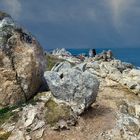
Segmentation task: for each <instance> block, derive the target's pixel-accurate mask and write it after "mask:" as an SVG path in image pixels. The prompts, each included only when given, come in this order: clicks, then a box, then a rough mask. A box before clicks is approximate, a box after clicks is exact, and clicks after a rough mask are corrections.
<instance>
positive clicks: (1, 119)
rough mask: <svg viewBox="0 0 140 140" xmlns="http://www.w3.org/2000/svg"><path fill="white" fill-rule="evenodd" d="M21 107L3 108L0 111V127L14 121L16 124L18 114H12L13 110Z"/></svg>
mask: <svg viewBox="0 0 140 140" xmlns="http://www.w3.org/2000/svg"><path fill="white" fill-rule="evenodd" d="M20 107H21V105H15V106H12V107H6V108H3V109H0V126H1V125H2V124H3V123H5V122H7V121H10V120H11V121H14V122H16V121H17V120H18V118H19V116H18V113H17V112H13V110H15V109H17V108H19V109H21V108H20Z"/></svg>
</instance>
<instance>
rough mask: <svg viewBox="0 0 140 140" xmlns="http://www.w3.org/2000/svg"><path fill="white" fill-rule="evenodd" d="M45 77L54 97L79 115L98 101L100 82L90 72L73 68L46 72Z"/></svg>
mask: <svg viewBox="0 0 140 140" xmlns="http://www.w3.org/2000/svg"><path fill="white" fill-rule="evenodd" d="M44 77H45V79H46V81H47V84H48V86H49V88H50V90H51V92H52V94H53V96H54V97H55V98H57V99H60V100H63V101H66V102H67V103H69V104H70V106H71V107H72V109H73V111H74V112H75V113H77V114H81V113H82V112H83V111H84V110H85V109H86V108H88V107H89V106H90V105H91V104H92V103H93V102H95V100H96V96H97V93H98V88H99V82H98V80H97V78H96V77H95V76H94V75H92V74H90V73H89V72H82V71H80V70H78V69H75V68H72V69H65V70H64V69H63V71H59V72H54V71H46V72H45V74H44Z"/></svg>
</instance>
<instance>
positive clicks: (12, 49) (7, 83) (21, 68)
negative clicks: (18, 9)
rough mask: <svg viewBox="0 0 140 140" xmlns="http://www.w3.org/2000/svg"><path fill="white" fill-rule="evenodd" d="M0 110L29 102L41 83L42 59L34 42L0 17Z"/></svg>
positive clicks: (5, 18) (12, 22)
mask: <svg viewBox="0 0 140 140" xmlns="http://www.w3.org/2000/svg"><path fill="white" fill-rule="evenodd" d="M0 16H1V17H0V19H1V20H0V108H1V107H5V106H8V105H13V104H16V103H19V102H22V101H26V100H28V99H30V98H31V97H32V96H33V95H34V94H35V93H36V92H37V91H38V90H39V88H40V86H41V85H42V82H43V72H44V69H45V59H44V56H43V50H42V48H41V46H40V44H39V43H38V42H37V41H36V39H35V38H34V37H33V36H32V35H31V34H30V33H27V32H25V31H24V29H22V28H20V27H18V26H17V25H16V23H14V21H13V19H12V18H11V17H10V16H7V14H6V15H5V16H4V14H2V12H1V14H0Z"/></svg>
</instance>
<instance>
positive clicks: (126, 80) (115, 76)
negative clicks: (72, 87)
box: [85, 59, 140, 94]
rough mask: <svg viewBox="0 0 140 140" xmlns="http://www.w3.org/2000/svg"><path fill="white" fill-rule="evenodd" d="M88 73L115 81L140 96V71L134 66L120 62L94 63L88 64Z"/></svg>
mask: <svg viewBox="0 0 140 140" xmlns="http://www.w3.org/2000/svg"><path fill="white" fill-rule="evenodd" d="M85 69H86V70H87V71H88V72H90V73H92V74H94V75H96V76H98V77H101V78H108V79H109V80H112V81H115V82H117V83H119V84H121V85H123V86H125V87H127V88H128V89H129V90H131V91H132V92H134V93H135V94H140V80H139V79H140V70H138V69H136V68H135V67H134V66H133V65H132V64H129V63H125V62H121V61H120V60H116V59H114V60H111V61H109V62H107V61H94V62H89V63H87V64H86V68H85Z"/></svg>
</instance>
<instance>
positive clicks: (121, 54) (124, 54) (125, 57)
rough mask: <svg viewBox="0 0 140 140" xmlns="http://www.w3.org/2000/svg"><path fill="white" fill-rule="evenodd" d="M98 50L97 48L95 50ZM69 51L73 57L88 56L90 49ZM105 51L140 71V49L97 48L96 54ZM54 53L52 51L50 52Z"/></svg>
mask: <svg viewBox="0 0 140 140" xmlns="http://www.w3.org/2000/svg"><path fill="white" fill-rule="evenodd" d="M93 49H96V48H93ZM66 50H67V51H69V52H70V53H71V54H72V55H75V56H76V55H79V54H85V55H88V53H89V50H90V49H87V48H85V49H76V48H73V49H66ZM103 50H105V51H107V50H111V51H112V52H113V55H114V57H115V58H116V59H120V60H121V61H123V62H128V63H131V64H133V65H134V66H136V67H137V68H138V69H140V48H97V49H96V52H97V54H98V53H101V52H102V51H103ZM49 51H52V50H49Z"/></svg>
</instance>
